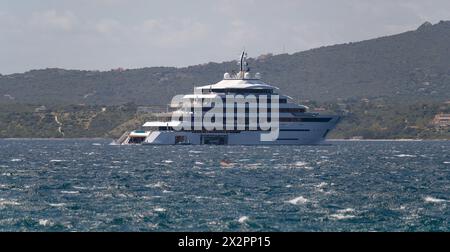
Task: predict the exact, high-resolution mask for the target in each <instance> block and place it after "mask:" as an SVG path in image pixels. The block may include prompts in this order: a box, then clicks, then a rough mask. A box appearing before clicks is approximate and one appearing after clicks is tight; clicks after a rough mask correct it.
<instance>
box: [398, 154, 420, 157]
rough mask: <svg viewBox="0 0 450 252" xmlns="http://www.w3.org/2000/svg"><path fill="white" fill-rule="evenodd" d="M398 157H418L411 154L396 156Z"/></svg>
mask: <svg viewBox="0 0 450 252" xmlns="http://www.w3.org/2000/svg"><path fill="white" fill-rule="evenodd" d="M394 156H396V157H417V156H416V155H411V154H398V155H394Z"/></svg>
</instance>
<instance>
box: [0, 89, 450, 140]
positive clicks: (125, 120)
mask: <svg viewBox="0 0 450 252" xmlns="http://www.w3.org/2000/svg"><path fill="white" fill-rule="evenodd" d="M306 104H307V105H308V106H309V107H310V108H311V110H317V109H320V110H325V111H321V112H322V113H333V114H339V115H341V116H342V118H343V119H342V121H341V123H340V124H339V125H338V127H337V128H336V129H335V130H334V131H333V132H332V133H331V135H330V137H331V138H340V139H342V138H354V137H358V138H364V139H388V138H416V139H450V130H448V129H447V130H442V129H441V130H438V129H437V128H435V126H434V125H432V124H431V121H432V119H433V117H434V115H435V114H437V113H439V112H444V113H450V105H448V104H442V103H432V104H430V103H422V102H418V103H414V104H408V105H406V104H403V103H396V102H395V101H386V100H385V99H382V98H378V99H373V100H363V101H361V100H345V101H340V102H337V103H334V102H333V103H330V102H326V103H318V102H307V103H306ZM55 116H56V117H57V119H58V122H59V123H58V122H56V120H55ZM152 119H155V116H154V114H151V113H141V112H137V107H136V105H134V104H126V105H119V106H107V107H104V106H96V105H91V106H80V105H76V106H75V105H69V106H63V107H53V108H47V109H45V110H44V109H42V108H41V107H36V106H31V105H15V106H2V107H1V108H0V138H8V137H22V138H37V137H53V138H62V137H69V138H70V137H75V138H82V137H110V138H118V137H120V136H121V135H122V134H123V133H124V132H125V131H128V130H133V129H137V128H139V127H140V126H141V125H142V124H143V122H145V121H147V120H152ZM60 127H61V128H60Z"/></svg>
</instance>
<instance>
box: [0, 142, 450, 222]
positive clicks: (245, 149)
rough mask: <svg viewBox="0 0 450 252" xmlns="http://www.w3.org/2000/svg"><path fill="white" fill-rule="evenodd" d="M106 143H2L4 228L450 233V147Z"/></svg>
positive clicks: (0, 200) (0, 172)
mask: <svg viewBox="0 0 450 252" xmlns="http://www.w3.org/2000/svg"><path fill="white" fill-rule="evenodd" d="M109 143H110V140H0V230H2V231H450V208H449V207H450V142H439V141H434V142H431V141H430V142H393V141H383V142H331V143H330V145H325V146H274V147H264V146H259V147H250V146H113V145H109ZM222 160H226V161H225V162H221V161H222Z"/></svg>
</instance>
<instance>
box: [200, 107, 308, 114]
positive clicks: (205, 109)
mask: <svg viewBox="0 0 450 252" xmlns="http://www.w3.org/2000/svg"><path fill="white" fill-rule="evenodd" d="M210 110H211V108H208V107H202V112H208V111H210ZM256 110H257V113H258V112H259V109H258V108H256ZM194 111H195V109H194V108H191V112H194ZM249 111H250V109H249V108H248V106H246V108H245V112H246V113H249ZM266 111H267V113H270V112H271V111H272V109H271V108H270V107H269V108H267V110H266ZM278 111H279V113H305V112H306V109H305V108H279V109H278ZM223 112H224V113H225V112H226V108H223ZM234 113H235V114H237V113H238V108H237V107H234Z"/></svg>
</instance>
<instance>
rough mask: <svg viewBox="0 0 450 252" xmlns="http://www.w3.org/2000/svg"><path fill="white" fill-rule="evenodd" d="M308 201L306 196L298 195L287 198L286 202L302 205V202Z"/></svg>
mask: <svg viewBox="0 0 450 252" xmlns="http://www.w3.org/2000/svg"><path fill="white" fill-rule="evenodd" d="M308 201H309V200H308V199H307V198H304V197H303V196H300V197H297V198H295V199H291V200H289V201H287V202H288V203H290V204H293V205H302V204H305V203H307V202H308Z"/></svg>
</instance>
